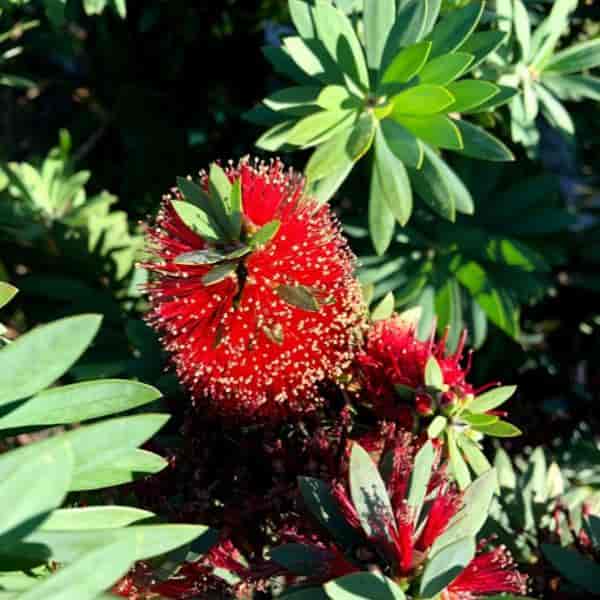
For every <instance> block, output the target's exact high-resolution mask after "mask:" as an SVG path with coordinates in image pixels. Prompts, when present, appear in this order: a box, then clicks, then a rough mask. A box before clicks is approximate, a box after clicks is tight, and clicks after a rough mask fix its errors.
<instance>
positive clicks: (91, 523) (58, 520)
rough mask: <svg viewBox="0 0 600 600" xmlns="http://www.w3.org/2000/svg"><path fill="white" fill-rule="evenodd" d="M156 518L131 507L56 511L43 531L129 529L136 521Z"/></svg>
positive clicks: (93, 507) (94, 507)
mask: <svg viewBox="0 0 600 600" xmlns="http://www.w3.org/2000/svg"><path fill="white" fill-rule="evenodd" d="M152 517H154V514H153V513H151V512H148V511H147V510H141V509H139V508H132V507H130V506H89V507H86V508H61V509H58V510H55V511H54V512H53V513H52V514H51V515H50V516H49V517H48V518H47V519H46V520H45V521H44V523H43V525H42V529H46V530H60V531H78V530H91V529H112V528H118V527H127V526H128V525H131V524H133V523H135V522H136V521H143V520H145V519H150V518H152Z"/></svg>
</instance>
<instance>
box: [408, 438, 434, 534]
mask: <svg viewBox="0 0 600 600" xmlns="http://www.w3.org/2000/svg"><path fill="white" fill-rule="evenodd" d="M434 462H435V449H434V447H433V444H432V443H431V442H430V441H427V442H426V443H425V444H423V446H422V447H421V449H420V450H419V451H418V452H417V454H416V456H415V461H414V467H413V470H412V472H411V474H410V481H409V484H408V498H407V504H408V506H409V507H410V508H411V511H412V512H411V514H412V515H414V519H413V521H414V522H415V523H417V522H418V521H419V515H420V514H421V509H422V508H423V502H424V500H425V496H426V495H427V487H428V485H429V480H430V479H431V470H432V468H433V463H434Z"/></svg>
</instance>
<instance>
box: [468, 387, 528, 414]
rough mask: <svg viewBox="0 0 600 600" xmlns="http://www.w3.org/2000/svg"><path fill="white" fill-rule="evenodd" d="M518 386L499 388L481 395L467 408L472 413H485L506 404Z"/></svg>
mask: <svg viewBox="0 0 600 600" xmlns="http://www.w3.org/2000/svg"><path fill="white" fill-rule="evenodd" d="M516 391H517V386H516V385H505V386H502V387H497V388H494V389H492V390H489V391H488V392H485V393H483V394H480V395H479V396H477V398H475V399H474V400H473V401H472V402H470V403H469V406H468V407H467V408H468V409H469V410H470V411H471V412H472V413H485V412H488V411H489V410H494V409H495V408H498V407H499V406H501V405H502V404H504V403H505V402H506V401H507V400H508V399H509V398H510V397H511V396H512V395H513V394H514V393H515V392H516Z"/></svg>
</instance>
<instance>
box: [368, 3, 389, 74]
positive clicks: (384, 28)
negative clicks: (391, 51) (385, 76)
mask: <svg viewBox="0 0 600 600" xmlns="http://www.w3.org/2000/svg"><path fill="white" fill-rule="evenodd" d="M395 20H396V1H395V0H379V1H378V2H373V1H372V0H366V1H365V3H364V11H363V21H364V29H365V45H366V51H367V64H368V66H369V68H370V69H372V70H373V71H374V72H377V70H378V69H379V67H380V66H381V59H382V57H383V50H384V47H385V42H386V40H387V39H388V35H389V34H390V31H391V30H392V27H393V26H394V22H395Z"/></svg>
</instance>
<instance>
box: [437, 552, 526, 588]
mask: <svg viewBox="0 0 600 600" xmlns="http://www.w3.org/2000/svg"><path fill="white" fill-rule="evenodd" d="M503 593H506V594H525V593H527V577H526V576H525V575H523V574H522V573H519V571H517V568H516V565H515V563H514V561H513V559H512V557H511V555H510V553H509V552H508V550H507V549H506V548H505V547H504V546H498V547H497V548H494V549H493V550H490V551H487V552H482V553H480V554H478V555H477V556H476V557H475V558H474V559H473V560H472V561H471V562H470V563H469V564H468V565H467V567H466V568H465V569H464V570H463V571H462V572H461V574H460V575H459V576H458V577H457V578H456V579H455V580H454V581H453V582H452V583H451V584H450V585H449V586H448V589H447V590H445V591H444V592H443V593H442V597H441V600H474V599H476V598H480V597H481V596H488V595H494V594H503Z"/></svg>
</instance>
